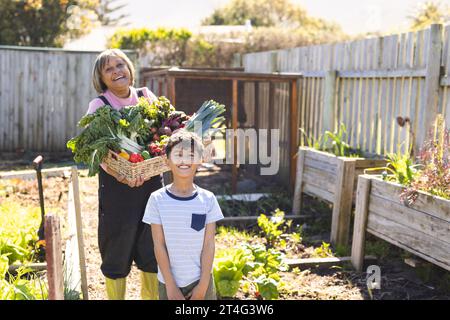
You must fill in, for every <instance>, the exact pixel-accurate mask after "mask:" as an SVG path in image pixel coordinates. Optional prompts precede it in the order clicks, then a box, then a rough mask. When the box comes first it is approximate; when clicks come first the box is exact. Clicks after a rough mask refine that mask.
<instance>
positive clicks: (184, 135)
mask: <svg viewBox="0 0 450 320" xmlns="http://www.w3.org/2000/svg"><path fill="white" fill-rule="evenodd" d="M182 142H184V143H190V145H191V151H193V152H197V153H198V155H199V156H200V157H202V155H203V142H202V139H201V138H200V137H199V136H198V135H197V134H195V133H194V132H190V131H187V130H184V129H179V130H177V131H175V132H174V133H173V134H172V135H171V136H170V137H169V141H168V142H167V145H166V148H165V150H166V155H167V158H170V153H171V152H172V150H173V148H174V147H175V146H176V145H178V144H180V143H182Z"/></svg>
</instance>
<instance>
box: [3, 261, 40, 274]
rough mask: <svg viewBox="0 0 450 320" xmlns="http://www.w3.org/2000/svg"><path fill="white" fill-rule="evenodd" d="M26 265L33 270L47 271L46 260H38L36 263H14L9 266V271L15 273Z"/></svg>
mask: <svg viewBox="0 0 450 320" xmlns="http://www.w3.org/2000/svg"><path fill="white" fill-rule="evenodd" d="M22 267H25V268H27V269H31V270H32V271H33V272H36V271H45V270H47V263H46V262H36V263H27V264H13V265H10V266H9V267H8V272H9V273H14V272H16V271H17V269H19V268H22Z"/></svg>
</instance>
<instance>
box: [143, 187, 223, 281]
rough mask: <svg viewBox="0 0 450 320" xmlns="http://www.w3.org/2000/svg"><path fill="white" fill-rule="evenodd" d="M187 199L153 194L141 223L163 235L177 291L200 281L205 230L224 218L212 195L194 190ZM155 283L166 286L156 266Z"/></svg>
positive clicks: (160, 192)
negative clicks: (158, 229)
mask: <svg viewBox="0 0 450 320" xmlns="http://www.w3.org/2000/svg"><path fill="white" fill-rule="evenodd" d="M196 188H197V192H196V193H195V194H193V195H192V196H190V197H177V196H175V195H174V194H172V193H170V192H169V191H168V190H167V188H166V187H163V188H161V189H159V190H157V191H155V192H153V193H152V194H151V196H150V198H149V200H148V202H147V207H146V208H145V214H144V218H143V219H142V221H143V222H145V223H148V224H152V223H153V224H160V225H162V228H163V231H164V238H165V242H166V248H167V253H168V255H169V261H170V270H171V272H172V275H173V277H174V279H175V282H176V284H177V286H178V287H179V288H182V287H186V286H188V285H189V284H191V283H193V282H195V281H197V280H199V279H200V274H201V253H202V248H203V240H204V237H205V226H206V225H207V224H208V223H212V222H216V221H218V220H221V219H222V218H223V214H222V210H221V209H220V206H219V203H218V202H217V199H216V197H215V196H214V194H213V193H212V192H210V191H208V190H205V189H203V188H200V187H198V186H196ZM158 280H159V281H160V282H162V283H165V281H164V278H163V275H162V273H161V270H160V269H159V266H158Z"/></svg>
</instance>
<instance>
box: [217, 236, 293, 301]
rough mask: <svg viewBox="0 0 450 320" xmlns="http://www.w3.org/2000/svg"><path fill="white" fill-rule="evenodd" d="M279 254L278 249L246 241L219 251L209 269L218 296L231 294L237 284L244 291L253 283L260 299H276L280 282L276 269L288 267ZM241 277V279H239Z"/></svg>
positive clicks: (284, 269) (237, 288) (229, 295)
mask: <svg viewBox="0 0 450 320" xmlns="http://www.w3.org/2000/svg"><path fill="white" fill-rule="evenodd" d="M283 257H284V255H283V254H282V253H281V252H279V251H278V250H275V249H273V248H271V249H266V247H265V246H264V245H262V244H260V245H249V244H246V245H243V246H241V247H238V248H232V249H225V250H219V251H218V252H217V255H216V259H215V260H214V268H213V272H214V281H215V285H216V288H217V291H218V293H219V295H220V296H221V297H233V296H234V295H235V294H236V293H237V292H238V290H239V287H240V285H241V284H242V287H243V288H244V289H245V290H244V291H247V292H248V291H249V286H250V285H251V284H254V285H256V286H257V292H258V295H260V296H261V297H262V298H264V299H275V298H277V297H278V287H279V285H280V276H279V274H278V272H280V271H286V270H287V269H288V267H287V265H286V264H285V263H284V262H283ZM244 277H245V281H242V280H244ZM249 283H250V284H249Z"/></svg>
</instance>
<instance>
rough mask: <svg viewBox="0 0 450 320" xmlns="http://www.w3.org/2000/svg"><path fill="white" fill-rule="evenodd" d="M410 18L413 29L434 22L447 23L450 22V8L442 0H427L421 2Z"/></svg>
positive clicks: (422, 27)
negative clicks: (437, 0) (438, 0)
mask: <svg viewBox="0 0 450 320" xmlns="http://www.w3.org/2000/svg"><path fill="white" fill-rule="evenodd" d="M408 18H409V20H410V21H411V25H410V28H411V30H412V31H416V30H420V29H425V28H426V27H428V26H429V25H431V24H433V23H441V24H446V23H449V22H450V8H449V6H448V5H443V4H442V3H441V2H436V1H427V2H425V3H421V4H419V5H418V6H417V7H416V8H415V10H414V13H413V14H412V15H410V16H409V17H408Z"/></svg>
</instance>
